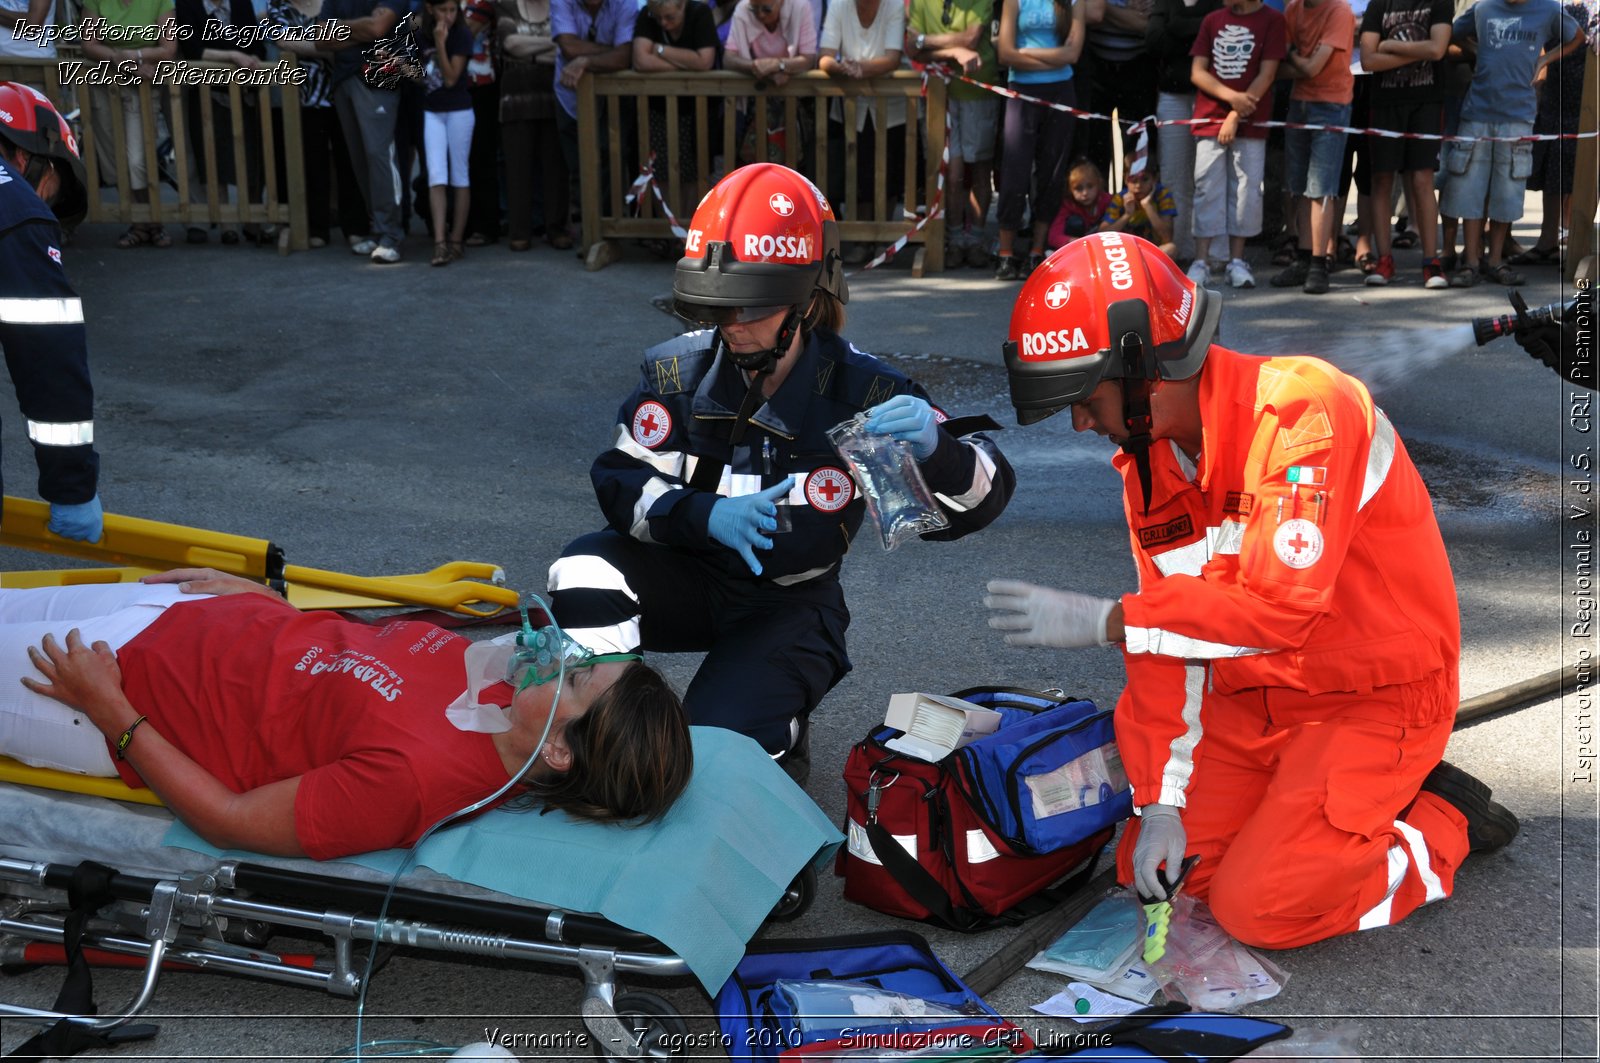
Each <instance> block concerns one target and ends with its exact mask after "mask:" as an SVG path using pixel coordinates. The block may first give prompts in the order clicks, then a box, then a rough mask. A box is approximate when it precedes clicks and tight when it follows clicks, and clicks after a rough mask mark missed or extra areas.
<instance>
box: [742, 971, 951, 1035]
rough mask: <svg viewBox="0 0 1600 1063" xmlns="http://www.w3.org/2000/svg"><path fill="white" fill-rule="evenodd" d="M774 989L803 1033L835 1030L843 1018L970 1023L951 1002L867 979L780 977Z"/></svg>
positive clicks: (926, 1023)
mask: <svg viewBox="0 0 1600 1063" xmlns="http://www.w3.org/2000/svg"><path fill="white" fill-rule="evenodd" d="M772 988H773V991H774V992H776V993H777V994H778V995H779V996H781V997H782V998H783V999H784V1002H785V1003H786V1004H787V1005H788V1006H789V1009H790V1011H791V1012H792V1014H793V1015H794V1021H795V1024H796V1025H797V1026H798V1027H799V1030H800V1032H801V1034H811V1033H815V1032H819V1031H822V1032H826V1031H833V1030H835V1029H837V1028H838V1027H839V1020H840V1018H846V1019H849V1018H860V1019H862V1020H870V1023H864V1025H875V1026H876V1025H883V1026H887V1025H891V1024H897V1023H906V1024H911V1023H914V1024H916V1025H918V1026H936V1025H940V1024H942V1023H951V1022H970V1021H972V1017H973V1016H972V1015H971V1014H970V1013H968V1012H964V1011H958V1010H957V1009H955V1008H952V1007H950V1006H949V1005H948V1004H941V1003H939V1002H937V1001H933V1000H927V999H924V998H923V997H914V996H908V995H907V994H905V993H896V992H895V991H894V990H892V989H881V988H879V987H878V986H875V985H872V984H870V983H868V982H845V981H827V982H824V981H814V982H808V981H800V980H795V981H790V980H788V979H781V978H780V979H779V980H778V981H776V982H774V983H773V984H772Z"/></svg>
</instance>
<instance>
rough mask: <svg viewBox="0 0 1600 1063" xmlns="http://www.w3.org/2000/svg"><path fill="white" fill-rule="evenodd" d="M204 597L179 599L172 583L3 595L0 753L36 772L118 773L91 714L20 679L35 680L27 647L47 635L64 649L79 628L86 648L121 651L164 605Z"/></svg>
mask: <svg viewBox="0 0 1600 1063" xmlns="http://www.w3.org/2000/svg"><path fill="white" fill-rule="evenodd" d="M208 597H210V595H199V594H184V593H183V592H181V591H179V590H178V587H177V585H176V584H172V583H162V584H150V585H146V584H143V583H95V584H87V585H83V586H77V587H36V588H29V589H26V590H0V753H4V754H5V755H6V756H8V757H11V758H13V759H15V760H20V761H22V762H23V763H24V764H32V765H33V766H35V767H39V768H55V769H56V770H58V771H70V772H76V773H77V774H79V775H105V776H114V775H116V774H117V769H116V767H115V766H114V765H113V764H112V762H111V753H110V751H109V750H107V749H106V742H105V737H104V736H103V735H101V734H100V731H99V729H98V728H96V727H95V725H94V724H93V723H91V722H90V720H89V717H87V716H85V715H84V714H83V713H81V712H78V711H76V710H74V709H69V708H67V707H66V706H65V705H63V704H61V702H59V701H55V700H53V699H51V698H47V697H45V696H44V695H42V694H35V693H34V692H33V691H31V690H29V689H28V688H27V687H25V686H23V685H22V677H23V676H28V677H30V678H32V679H38V678H40V676H39V673H38V672H37V671H36V670H35V669H34V667H33V664H32V663H31V662H30V661H29V660H28V647H29V646H37V645H39V643H40V642H42V641H43V640H44V637H45V636H46V635H54V636H55V639H56V642H58V643H60V644H62V645H65V644H66V640H67V632H69V631H71V630H72V629H73V628H77V629H78V631H79V633H80V634H81V635H82V636H83V641H84V643H85V644H87V645H91V646H92V645H93V644H94V643H96V642H99V641H104V642H106V643H108V644H109V645H110V646H111V648H112V649H113V650H119V649H121V648H122V647H123V646H125V645H127V644H128V643H129V642H130V641H132V639H133V637H134V636H135V635H137V634H139V632H141V631H143V630H144V629H145V628H147V627H149V626H150V625H151V624H152V623H154V622H155V619H156V618H157V617H159V616H160V615H161V613H162V611H163V610H165V609H166V608H167V607H168V606H169V605H172V604H174V603H175V602H178V601H199V600H201V599H203V598H208Z"/></svg>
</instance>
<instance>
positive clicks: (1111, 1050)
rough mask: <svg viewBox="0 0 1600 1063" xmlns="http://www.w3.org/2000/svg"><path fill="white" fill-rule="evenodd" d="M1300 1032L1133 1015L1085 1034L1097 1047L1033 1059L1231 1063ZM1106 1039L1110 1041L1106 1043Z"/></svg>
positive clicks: (1198, 1014)
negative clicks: (1269, 1043)
mask: <svg viewBox="0 0 1600 1063" xmlns="http://www.w3.org/2000/svg"><path fill="white" fill-rule="evenodd" d="M1293 1032H1294V1031H1293V1030H1292V1029H1290V1028H1289V1027H1287V1026H1285V1025H1283V1024H1282V1023H1277V1022H1269V1021H1268V1020H1266V1019H1252V1018H1246V1017H1245V1016H1243V1015H1218V1014H1214V1013H1212V1012H1204V1011H1190V1012H1181V1013H1178V1014H1173V1015H1130V1016H1129V1017H1128V1018H1126V1019H1123V1020H1122V1021H1121V1022H1119V1023H1117V1024H1116V1025H1114V1026H1106V1027H1102V1028H1100V1029H1098V1030H1091V1031H1087V1032H1085V1033H1083V1034H1081V1035H1080V1036H1081V1037H1083V1038H1084V1039H1085V1040H1088V1039H1093V1040H1094V1041H1095V1046H1094V1047H1085V1048H1079V1049H1077V1050H1075V1051H1071V1052H1057V1051H1054V1050H1049V1051H1042V1052H1038V1053H1036V1054H1034V1055H1031V1056H1029V1057H1028V1059H1029V1060H1038V1061H1040V1063H1044V1061H1047V1060H1071V1061H1072V1063H1097V1061H1100V1060H1104V1061H1106V1063H1110V1061H1112V1060H1117V1061H1119V1063H1120V1061H1122V1060H1130V1059H1134V1060H1137V1059H1144V1060H1164V1061H1166V1063H1226V1061H1227V1060H1230V1059H1238V1058H1239V1057H1240V1056H1243V1055H1246V1054H1247V1053H1250V1052H1253V1051H1255V1050H1256V1049H1257V1048H1260V1047H1261V1046H1262V1045H1264V1044H1267V1043H1268V1042H1271V1041H1277V1040H1279V1039H1281V1038H1284V1037H1288V1036H1289V1035H1290V1034H1291V1033H1293ZM1101 1038H1104V1040H1101Z"/></svg>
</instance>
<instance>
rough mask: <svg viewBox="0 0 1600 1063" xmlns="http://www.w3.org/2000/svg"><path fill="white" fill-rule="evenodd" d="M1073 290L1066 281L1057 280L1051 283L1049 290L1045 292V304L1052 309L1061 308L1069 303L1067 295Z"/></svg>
mask: <svg viewBox="0 0 1600 1063" xmlns="http://www.w3.org/2000/svg"><path fill="white" fill-rule="evenodd" d="M1071 292H1072V289H1071V288H1070V287H1068V286H1067V282H1066V281H1056V282H1055V283H1054V284H1052V285H1050V288H1049V290H1048V291H1046V292H1045V293H1044V302H1045V305H1046V306H1048V307H1049V308H1050V309H1052V310H1060V309H1061V308H1062V307H1063V306H1065V305H1066V304H1067V296H1068V295H1069V294H1071Z"/></svg>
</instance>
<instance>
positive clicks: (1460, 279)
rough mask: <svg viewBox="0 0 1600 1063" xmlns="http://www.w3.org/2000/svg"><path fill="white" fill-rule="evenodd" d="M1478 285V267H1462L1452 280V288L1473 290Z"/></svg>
mask: <svg viewBox="0 0 1600 1063" xmlns="http://www.w3.org/2000/svg"><path fill="white" fill-rule="evenodd" d="M1477 283H1478V267H1476V266H1462V267H1461V268H1460V269H1458V270H1456V272H1455V273H1454V274H1453V275H1452V276H1451V278H1450V287H1452V288H1471V287H1473V286H1474V285H1476V284H1477Z"/></svg>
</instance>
